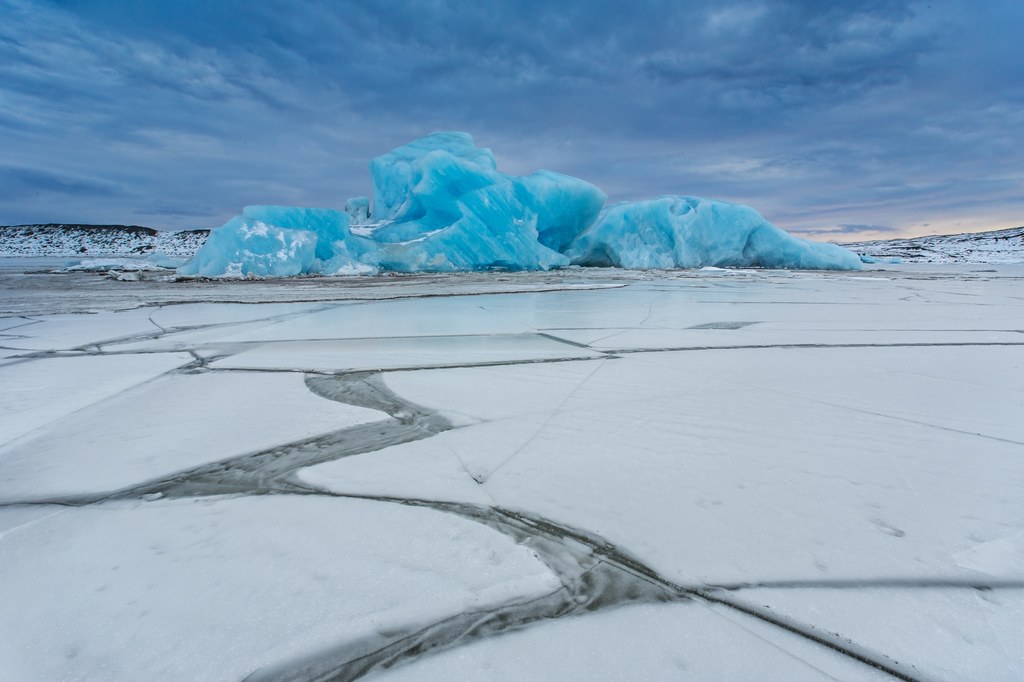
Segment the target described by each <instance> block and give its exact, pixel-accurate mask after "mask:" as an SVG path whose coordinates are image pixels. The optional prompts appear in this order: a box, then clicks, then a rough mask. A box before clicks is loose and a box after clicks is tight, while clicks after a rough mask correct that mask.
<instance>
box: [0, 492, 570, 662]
mask: <svg viewBox="0 0 1024 682" xmlns="http://www.w3.org/2000/svg"><path fill="white" fill-rule="evenodd" d="M8 513H10V510H6V509H3V510H0V519H2V518H3V516H4V515H5V514H8ZM0 554H2V555H3V557H4V560H3V561H2V562H0V603H3V605H4V609H3V615H2V616H0V672H2V675H0V676H2V677H3V678H4V679H10V680H23V681H26V682H29V681H33V680H40V681H42V680H55V679H62V680H100V679H102V680H141V679H182V680H227V679H233V680H239V679H242V678H244V677H246V676H247V675H249V674H250V673H252V672H254V671H256V670H258V669H260V668H261V667H263V666H274V665H282V664H286V663H288V662H289V661H294V660H295V659H302V658H305V657H309V656H315V655H317V654H319V653H321V652H323V653H330V652H331V651H335V650H337V648H338V647H342V646H344V645H357V644H359V643H360V641H365V642H367V643H370V644H373V645H376V644H379V643H380V642H381V641H386V640H388V639H398V638H400V637H401V636H402V633H403V632H408V631H411V630H415V629H417V628H418V627H421V626H424V625H428V624H430V623H433V622H435V621H437V620H440V619H442V618H445V617H448V616H450V615H454V614H457V613H461V612H463V611H465V610H474V609H487V608H491V607H495V606H498V605H501V604H505V603H507V602H513V601H518V600H526V599H529V598H533V597H537V596H540V595H543V594H547V593H549V592H551V591H554V590H556V589H557V588H558V587H559V585H560V584H559V582H558V580H557V579H556V578H555V577H554V575H553V574H552V573H551V572H550V571H549V570H548V568H547V567H546V566H545V565H544V564H542V563H541V562H540V561H539V560H538V559H537V558H536V557H535V556H534V554H533V553H532V552H531V551H530V550H528V549H526V548H525V547H522V546H520V545H517V544H515V542H514V541H512V540H511V539H509V538H507V537H506V536H504V535H501V534H499V533H497V532H495V531H493V530H490V529H488V528H486V527H484V526H482V525H480V524H477V523H472V522H469V521H466V520H463V519H460V518H458V517H456V516H453V515H451V514H444V513H440V512H435V511H433V510H429V509H414V508H410V507H404V506H401V505H394V504H385V503H378V502H370V501H363V500H344V499H336V498H332V499H326V498H314V497H309V496H298V497H281V496H276V497H266V496H264V497H256V498H233V499H232V498H219V499H199V500H187V501H186V500H175V501H160V502H149V503H139V502H123V503H106V504H103V505H97V506H92V507H87V508H75V509H67V508H61V510H60V511H59V512H58V513H54V514H51V515H50V516H48V517H45V518H42V519H37V520H35V522H34V523H27V524H26V525H24V526H22V527H16V528H13V529H10V530H7V531H6V532H5V533H3V534H2V535H0Z"/></svg>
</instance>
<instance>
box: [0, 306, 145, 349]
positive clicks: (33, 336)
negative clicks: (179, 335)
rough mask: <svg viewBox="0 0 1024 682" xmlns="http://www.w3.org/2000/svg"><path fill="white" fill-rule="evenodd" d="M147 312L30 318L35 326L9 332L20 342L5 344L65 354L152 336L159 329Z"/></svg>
mask: <svg viewBox="0 0 1024 682" xmlns="http://www.w3.org/2000/svg"><path fill="white" fill-rule="evenodd" d="M149 314H150V311H149V310H146V309H138V310H129V311H123V312H116V313H112V312H98V313H92V314H89V313H75V314H67V315H46V316H40V315H36V316H33V319H36V320H39V323H38V324H33V325H30V326H25V327H19V328H17V329H12V330H11V332H12V333H16V334H18V337H19V338H16V339H6V340H5V342H4V344H3V345H5V346H9V347H11V348H20V349H24V350H36V351H43V350H68V349H72V348H79V347H82V346H90V345H96V344H101V343H104V342H106V341H109V340H112V339H118V338H123V337H129V336H135V335H138V334H152V333H156V332H159V331H160V329H159V327H157V326H156V325H155V324H153V323H152V322H151V321H150V319H149Z"/></svg>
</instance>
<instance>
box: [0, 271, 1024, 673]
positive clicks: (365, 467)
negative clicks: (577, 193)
mask: <svg viewBox="0 0 1024 682" xmlns="http://www.w3.org/2000/svg"><path fill="white" fill-rule="evenodd" d="M23 269H24V268H22V267H20V266H19V265H12V266H10V267H8V268H7V269H2V268H0V294H2V295H0V315H2V317H0V382H2V383H0V385H2V386H3V390H2V392H0V500H2V502H0V505H2V506H0V603H3V604H4V609H3V610H2V612H0V678H3V679H19V680H53V679H71V680H101V679H102V680H110V679H125V680H127V679H197V680H200V679H208V680H225V679H226V680H231V679H235V680H240V679H253V680H261V679H299V680H304V679H352V678H355V677H358V676H364V675H365V676H367V677H368V678H373V679H382V680H386V679H410V680H423V679H468V678H474V679H509V680H521V679H552V680H555V679H581V678H594V679H736V680H743V679H761V680H763V679H779V680H796V679H810V680H815V679H865V680H873V679H893V678H896V679H912V680H1017V679H1020V678H1021V676H1022V675H1024V662H1022V658H1024V573H1022V571H1024V568H1022V567H1024V502H1022V495H1021V490H1022V489H1024V296H1022V294H1021V291H1022V287H1021V285H1022V281H1024V267H1022V266H1012V265H1005V266H979V265H973V266H956V265H913V266H910V265H907V266H882V267H880V268H879V269H875V270H869V271H861V272H855V273H829V272H799V271H767V270H761V271H758V270H731V271H726V270H714V269H706V270H700V271H686V272H647V273H643V272H626V271H621V270H600V269H595V270H589V269H588V270H579V269H567V270H561V271H555V272H548V273H512V274H496V273H476V274H472V273H467V274H459V275H420V276H401V277H380V278H367V279H362V278H348V279H331V278H319V279H305V280H292V281H287V282H285V281H276V282H275V281H268V282H246V281H242V282H218V283H204V282H185V283H182V282H163V281H159V280H154V279H150V280H146V279H143V281H139V282H116V281H111V280H109V279H104V278H102V277H100V276H98V275H92V274H84V273H68V274H59V275H58V274H45V273H37V274H24V273H23V272H22V270H23Z"/></svg>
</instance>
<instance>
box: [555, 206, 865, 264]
mask: <svg viewBox="0 0 1024 682" xmlns="http://www.w3.org/2000/svg"><path fill="white" fill-rule="evenodd" d="M566 255H567V256H568V257H569V259H570V261H571V262H572V263H573V264H574V265H591V266H614V267H619V268H629V269H633V270H652V269H668V268H701V267H709V266H711V267H760V268H797V269H818V270H856V269H858V268H860V258H858V257H857V255H856V254H855V253H853V252H852V251H849V250H847V249H844V248H843V247H841V246H836V245H835V244H823V243H820V242H810V241H807V240H805V239H798V238H797V237H794V236H792V235H790V234H789V233H787V232H784V231H782V230H780V229H779V228H777V227H775V226H774V225H772V224H771V223H769V222H768V221H767V220H765V219H764V218H763V217H761V214H760V213H758V212H757V211H755V210H754V209H752V208H750V207H748V206H741V205H739V204H730V203H728V202H724V201H715V200H710V199H700V198H697V197H682V196H663V197H658V198H657V199H652V200H650V201H626V202H623V203H620V204H615V205H614V206H611V207H609V208H608V209H607V210H606V211H605V212H604V213H603V214H602V215H601V217H600V219H598V220H597V222H595V223H594V224H593V225H591V226H590V227H589V228H587V229H586V230H585V231H584V232H583V233H582V234H580V235H579V236H578V237H577V238H576V239H575V240H574V241H573V243H572V245H571V246H570V247H569V249H568V250H567V251H566Z"/></svg>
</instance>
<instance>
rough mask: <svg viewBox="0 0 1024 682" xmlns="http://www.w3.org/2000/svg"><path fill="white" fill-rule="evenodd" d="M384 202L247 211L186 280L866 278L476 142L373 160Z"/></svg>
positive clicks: (755, 220) (694, 209) (716, 207)
mask: <svg viewBox="0 0 1024 682" xmlns="http://www.w3.org/2000/svg"><path fill="white" fill-rule="evenodd" d="M370 172H371V176H372V180H373V200H372V203H371V200H370V198H368V197H355V198H353V199H349V200H348V202H347V203H346V204H345V210H344V211H336V210H332V209H320V208H297V207H290V206H247V207H245V209H243V211H242V215H240V216H236V217H234V218H232V219H231V220H229V221H228V222H227V223H225V224H224V225H222V226H220V227H218V228H215V229H213V230H212V231H211V232H210V236H209V238H208V240H207V241H206V244H205V245H204V246H203V247H202V248H201V249H200V250H199V252H198V253H196V256H195V257H194V258H193V259H192V260H191V261H189V262H188V263H186V264H185V265H183V266H181V267H180V268H179V269H178V272H179V273H180V274H182V275H186V276H200V277H291V276H295V275H301V274H323V275H346V274H373V273H376V272H379V271H382V270H389V271H396V272H452V271H462V270H485V269H490V268H503V269H510V270H548V269H550V268H557V267H562V266H566V265H569V264H570V263H571V264H575V265H598V266H609V265H611V266H617V267H624V268H639V269H650V268H680V267H681V268H690V267H701V266H707V265H715V266H730V265H734V266H761V267H775V268H819V269H855V268H858V267H860V260H859V259H858V258H857V256H856V255H854V254H853V253H852V252H849V251H846V250H845V249H843V248H841V247H838V246H833V245H829V244H818V243H813V242H807V241H804V240H802V239H797V238H795V237H792V236H790V235H788V234H787V233H785V232H783V231H782V230H779V229H778V228H776V227H774V226H773V225H771V224H770V223H768V222H766V221H765V220H764V218H762V217H761V216H760V215H759V214H758V213H757V212H756V211H754V210H753V209H750V208H747V207H745V206H738V205H734V204H728V203H725V202H720V201H708V200H704V199H696V198H692V197H660V198H658V199H654V200H652V201H645V202H635V203H623V204H616V205H614V206H612V207H610V208H608V209H605V210H602V209H603V207H604V203H605V199H606V196H605V194H604V193H603V192H602V191H601V190H599V189H598V188H597V187H594V186H593V185H591V184H590V183H587V182H584V181H583V180H579V179H577V178H573V177H570V176H567V175H562V174H560V173H554V172H551V171H546V170H540V171H537V172H536V173H533V174H531V175H526V176H515V175H507V174H505V173H501V172H499V171H498V169H497V163H496V162H495V159H494V155H493V154H492V153H491V150H489V149H484V148H479V147H477V146H476V145H475V144H474V143H473V138H472V137H470V136H469V135H468V134H466V133H459V132H446V133H434V134H433V135H428V136H427V137H424V138H420V139H418V140H414V141H413V142H410V143H409V144H406V145H403V146H401V147H398V148H397V149H394V150H392V151H391V152H389V153H387V154H384V155H382V156H378V157H377V158H375V159H373V160H372V161H371V162H370Z"/></svg>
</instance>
